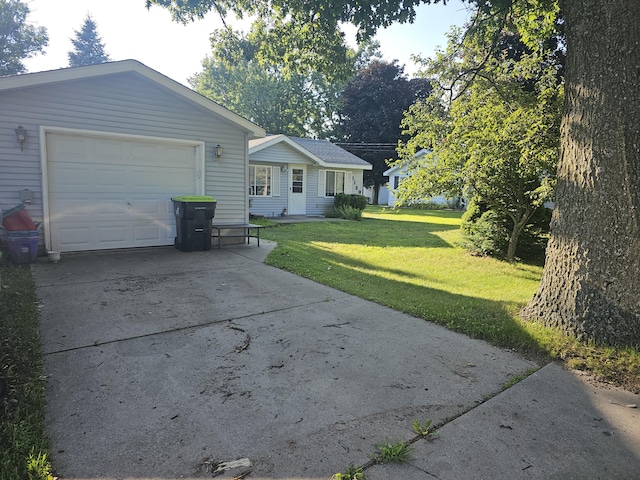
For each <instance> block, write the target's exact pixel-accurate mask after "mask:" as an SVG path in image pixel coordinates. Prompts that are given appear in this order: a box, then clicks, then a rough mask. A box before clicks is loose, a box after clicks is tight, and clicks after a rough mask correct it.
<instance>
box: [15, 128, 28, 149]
mask: <svg viewBox="0 0 640 480" xmlns="http://www.w3.org/2000/svg"><path fill="white" fill-rule="evenodd" d="M16 140H17V141H18V145H20V151H24V142H26V141H27V131H26V130H25V129H24V127H23V126H22V125H20V126H19V127H18V128H16Z"/></svg>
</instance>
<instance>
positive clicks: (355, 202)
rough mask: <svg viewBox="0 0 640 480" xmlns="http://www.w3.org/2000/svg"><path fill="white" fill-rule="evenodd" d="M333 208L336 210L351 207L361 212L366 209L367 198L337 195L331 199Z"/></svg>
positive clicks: (353, 195) (354, 195)
mask: <svg viewBox="0 0 640 480" xmlns="http://www.w3.org/2000/svg"><path fill="white" fill-rule="evenodd" d="M333 206H334V207H335V209H336V210H338V209H340V208H342V207H351V208H354V209H357V210H360V211H362V210H364V209H365V208H366V207H367V197H365V196H364V195H356V194H347V193H338V194H337V195H336V196H335V198H334V199H333Z"/></svg>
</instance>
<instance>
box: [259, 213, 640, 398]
mask: <svg viewBox="0 0 640 480" xmlns="http://www.w3.org/2000/svg"><path fill="white" fill-rule="evenodd" d="M460 217H461V214H460V213H459V212H452V211H431V210H412V209H411V210H410V209H399V210H393V209H383V208H381V207H367V209H366V210H365V212H364V215H363V220H362V221H359V222H355V221H343V222H311V223H300V224H292V225H280V226H277V227H274V228H265V229H264V230H263V236H264V238H266V239H269V240H274V241H276V242H278V247H277V248H276V249H275V250H274V251H273V252H272V253H271V254H270V255H269V257H268V258H267V263H268V264H270V265H273V266H276V267H279V268H282V269H285V270H289V271H291V272H293V273H295V274H297V275H300V276H303V277H307V278H310V279H312V280H315V281H317V282H319V283H322V284H325V285H329V286H332V287H334V288H337V289H339V290H342V291H344V292H348V293H350V294H353V295H356V296H359V297H361V298H365V299H367V300H371V301H374V302H377V303H380V304H383V305H387V306H389V307H391V308H394V309H396V310H400V311H403V312H406V313H409V314H411V315H414V316H417V317H420V318H424V319H425V320H429V321H432V322H435V323H438V324H441V325H443V326H445V327H447V328H449V329H451V330H455V331H458V332H461V333H464V334H466V335H469V336H471V337H473V338H480V339H484V340H486V341H488V342H490V343H492V344H494V345H496V346H499V347H504V348H513V349H517V350H518V351H520V352H521V353H523V354H524V355H529V356H534V357H536V358H538V359H542V360H544V359H545V358H547V359H549V358H560V359H563V360H565V361H566V362H567V364H568V365H569V366H571V367H574V368H581V369H584V370H588V371H591V372H593V373H595V374H596V375H597V376H598V377H599V378H601V379H602V380H605V381H610V382H614V383H616V384H618V385H622V386H625V387H627V388H629V389H631V390H635V391H638V390H640V353H638V352H637V351H635V350H631V349H612V348H604V347H602V348H601V347H597V346H594V345H583V344H581V343H579V342H577V341H575V340H574V339H572V338H568V337H566V336H564V335H562V334H561V333H560V332H559V331H555V330H553V329H548V328H543V327H541V326H540V325H538V324H535V323H529V322H524V321H522V320H520V318H519V317H518V312H519V310H520V309H521V308H522V307H523V306H524V305H525V304H526V303H527V301H528V300H529V299H530V298H531V297H532V295H533V294H534V293H535V291H536V289H537V287H538V283H539V280H540V276H541V274H542V267H541V266H539V265H530V264H526V263H506V262H502V261H498V260H495V259H493V258H486V257H476V256H472V255H470V254H469V253H468V252H467V251H466V250H464V249H463V248H462V247H460V242H461V232H460Z"/></svg>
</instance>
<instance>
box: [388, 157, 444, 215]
mask: <svg viewBox="0 0 640 480" xmlns="http://www.w3.org/2000/svg"><path fill="white" fill-rule="evenodd" d="M429 153H431V152H430V151H429V150H426V149H424V148H423V149H422V150H420V151H419V152H417V153H416V154H415V158H416V159H417V160H418V161H420V159H424V158H425V157H426V155H427V154H429ZM382 175H383V176H385V177H389V182H388V183H387V185H386V188H387V195H386V196H387V205H389V206H390V207H394V206H395V205H396V196H395V191H396V190H397V189H398V186H399V185H400V183H402V180H403V179H405V178H407V177H408V176H409V175H410V173H409V168H408V167H407V165H396V166H394V167H391V168H390V169H388V170H386V171H385V172H383V174H382ZM425 203H431V204H434V205H443V206H448V205H450V204H451V201H450V200H447V198H446V197H445V196H444V195H438V196H437V197H432V198H429V199H427V201H426V202H425Z"/></svg>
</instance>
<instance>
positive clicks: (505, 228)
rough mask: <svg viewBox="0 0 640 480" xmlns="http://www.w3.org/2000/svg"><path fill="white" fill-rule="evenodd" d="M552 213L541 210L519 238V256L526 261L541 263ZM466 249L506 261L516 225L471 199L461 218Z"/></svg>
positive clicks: (498, 212) (540, 208)
mask: <svg viewBox="0 0 640 480" xmlns="http://www.w3.org/2000/svg"><path fill="white" fill-rule="evenodd" d="M550 222H551V210H549V209H547V208H545V207H544V206H539V207H538V208H537V209H536V211H535V212H534V214H533V215H532V216H531V218H530V220H529V223H528V224H527V225H526V227H525V228H524V229H523V231H522V233H521V234H520V237H519V241H518V246H517V250H516V256H517V257H518V258H520V259H524V260H542V259H543V258H544V251H545V248H546V245H547V239H548V235H549V224H550ZM461 228H462V231H463V234H464V243H463V244H464V245H465V248H467V249H468V250H469V251H471V252H472V253H474V254H476V255H488V256H492V257H496V258H505V257H506V255H507V249H508V246H509V237H510V232H511V231H512V229H513V223H512V220H511V218H510V217H509V216H507V215H505V214H504V213H502V212H500V211H496V210H490V209H489V208H488V206H487V205H486V204H485V203H484V202H482V201H481V200H479V199H478V198H472V199H471V201H470V202H469V205H468V207H467V210H466V212H465V213H464V214H463V215H462V224H461Z"/></svg>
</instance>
